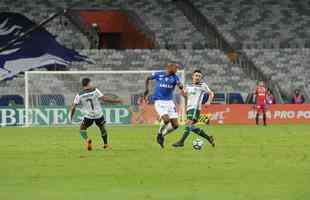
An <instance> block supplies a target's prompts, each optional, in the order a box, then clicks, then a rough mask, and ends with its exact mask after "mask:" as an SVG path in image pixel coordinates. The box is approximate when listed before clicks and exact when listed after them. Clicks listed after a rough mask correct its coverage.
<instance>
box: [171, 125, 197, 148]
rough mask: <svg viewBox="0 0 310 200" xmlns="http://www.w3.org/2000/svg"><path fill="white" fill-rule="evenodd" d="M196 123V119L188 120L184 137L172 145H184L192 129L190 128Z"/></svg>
mask: <svg viewBox="0 0 310 200" xmlns="http://www.w3.org/2000/svg"><path fill="white" fill-rule="evenodd" d="M193 123H194V121H192V120H187V121H186V125H185V128H184V132H183V135H182V137H181V138H180V140H178V141H177V142H175V143H174V144H172V146H174V147H183V146H184V142H185V140H186V139H187V137H188V136H189V135H190V133H191V130H190V126H191V125H192V124H193Z"/></svg>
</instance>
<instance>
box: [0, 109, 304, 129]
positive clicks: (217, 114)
mask: <svg viewBox="0 0 310 200" xmlns="http://www.w3.org/2000/svg"><path fill="white" fill-rule="evenodd" d="M179 108H180V107H179ZM178 110H181V109H178ZM68 112H69V111H68V107H66V106H41V107H37V108H35V109H31V111H30V116H31V125H32V126H39V127H40V126H49V127H53V126H55V127H56V126H68V125H78V124H79V123H80V122H81V120H82V115H81V112H80V110H79V109H77V113H76V116H75V119H73V123H69V120H68ZM103 112H104V115H105V117H106V121H107V123H108V124H112V125H126V124H127V125H129V124H135V125H143V124H144V125H146V124H157V123H158V116H157V114H156V112H155V110H154V106H153V105H148V104H141V105H139V106H137V107H134V106H127V105H113V106H104V107H103ZM202 114H205V115H208V116H211V117H210V122H209V124H219V125H224V124H240V125H254V124H255V114H256V112H255V111H254V109H253V106H252V105H241V104H232V105H215V104H213V105H210V106H208V107H207V108H204V110H203V111H202ZM24 123H25V109H24V107H12V106H11V107H0V126H1V127H5V126H23V125H24ZM267 123H268V124H307V123H310V104H301V105H296V104H285V105H283V104H275V105H272V106H270V107H269V108H268V111H267Z"/></svg>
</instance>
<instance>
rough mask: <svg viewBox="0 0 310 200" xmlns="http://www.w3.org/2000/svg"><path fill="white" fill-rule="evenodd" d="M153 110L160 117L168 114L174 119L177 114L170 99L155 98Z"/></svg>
mask: <svg viewBox="0 0 310 200" xmlns="http://www.w3.org/2000/svg"><path fill="white" fill-rule="evenodd" d="M155 110H156V112H157V113H158V115H159V116H160V117H162V116H163V115H168V116H169V118H171V119H175V118H178V117H179V115H178V113H177V108H176V107H175V104H174V102H173V101H172V100H157V101H155Z"/></svg>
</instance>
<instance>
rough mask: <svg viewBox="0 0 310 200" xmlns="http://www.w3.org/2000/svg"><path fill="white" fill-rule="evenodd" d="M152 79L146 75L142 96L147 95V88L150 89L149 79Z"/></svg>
mask: <svg viewBox="0 0 310 200" xmlns="http://www.w3.org/2000/svg"><path fill="white" fill-rule="evenodd" d="M151 80H152V77H150V76H148V77H147V78H146V80H145V91H144V93H143V97H144V98H146V97H147V95H148V94H149V89H150V81H151Z"/></svg>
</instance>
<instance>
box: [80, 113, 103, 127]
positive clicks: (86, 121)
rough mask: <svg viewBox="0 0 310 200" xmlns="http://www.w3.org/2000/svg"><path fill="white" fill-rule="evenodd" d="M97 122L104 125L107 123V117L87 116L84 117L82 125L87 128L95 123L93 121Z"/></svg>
mask: <svg viewBox="0 0 310 200" xmlns="http://www.w3.org/2000/svg"><path fill="white" fill-rule="evenodd" d="M94 122H95V123H96V125H97V126H102V125H104V124H105V122H106V121H105V119H104V117H103V116H102V117H100V118H97V119H90V118H87V117H84V119H83V121H82V125H83V126H84V127H86V128H88V127H90V126H91V125H93V123H94Z"/></svg>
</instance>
